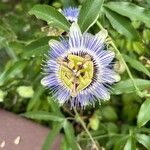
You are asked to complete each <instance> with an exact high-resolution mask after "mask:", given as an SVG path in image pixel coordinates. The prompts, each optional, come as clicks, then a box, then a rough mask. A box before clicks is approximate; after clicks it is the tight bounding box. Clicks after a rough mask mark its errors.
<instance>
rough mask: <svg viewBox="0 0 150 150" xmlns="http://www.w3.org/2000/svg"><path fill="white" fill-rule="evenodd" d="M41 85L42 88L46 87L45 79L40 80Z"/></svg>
mask: <svg viewBox="0 0 150 150" xmlns="http://www.w3.org/2000/svg"><path fill="white" fill-rule="evenodd" d="M41 84H42V85H43V86H47V85H48V83H47V81H46V79H45V78H43V79H42V80H41Z"/></svg>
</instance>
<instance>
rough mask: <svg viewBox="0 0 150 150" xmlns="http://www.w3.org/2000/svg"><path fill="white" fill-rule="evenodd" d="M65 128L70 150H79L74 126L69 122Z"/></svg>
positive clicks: (66, 122)
mask: <svg viewBox="0 0 150 150" xmlns="http://www.w3.org/2000/svg"><path fill="white" fill-rule="evenodd" d="M63 127H64V131H65V137H66V140H67V143H68V146H69V147H68V149H72V150H77V149H78V148H77V143H76V138H75V135H74V128H73V126H72V124H71V123H70V122H68V121H65V122H64V126H63Z"/></svg>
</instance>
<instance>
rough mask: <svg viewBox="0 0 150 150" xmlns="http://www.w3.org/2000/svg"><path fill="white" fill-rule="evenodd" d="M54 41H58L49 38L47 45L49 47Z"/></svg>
mask: <svg viewBox="0 0 150 150" xmlns="http://www.w3.org/2000/svg"><path fill="white" fill-rule="evenodd" d="M55 42H58V41H56V40H49V42H48V45H49V46H50V47H51V46H52V45H53V44H54V43H55Z"/></svg>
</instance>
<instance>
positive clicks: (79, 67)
mask: <svg viewBox="0 0 150 150" xmlns="http://www.w3.org/2000/svg"><path fill="white" fill-rule="evenodd" d="M57 62H58V64H60V68H59V77H60V79H61V81H62V82H63V83H64V85H65V86H66V87H67V88H69V90H70V91H71V96H72V97H75V96H76V95H77V93H78V92H80V91H82V90H84V89H85V88H86V87H88V86H89V85H90V84H91V82H92V80H93V76H94V63H93V61H92V59H91V56H90V55H88V54H86V55H85V56H78V55H75V54H68V56H67V57H66V58H62V57H60V58H58V60H57Z"/></svg>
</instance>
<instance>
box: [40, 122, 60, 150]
mask: <svg viewBox="0 0 150 150" xmlns="http://www.w3.org/2000/svg"><path fill="white" fill-rule="evenodd" d="M62 126H63V123H55V125H54V126H53V128H52V130H50V131H49V133H48V136H47V138H46V140H45V142H44V145H43V148H42V150H50V149H51V148H52V144H53V142H54V140H55V138H56V136H57V135H58V133H59V132H60V130H61V128H62Z"/></svg>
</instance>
